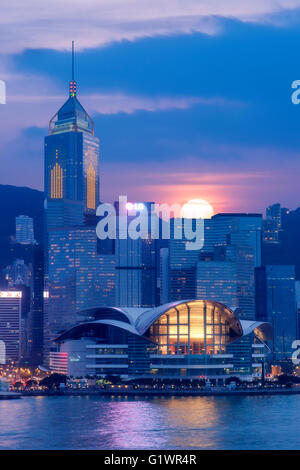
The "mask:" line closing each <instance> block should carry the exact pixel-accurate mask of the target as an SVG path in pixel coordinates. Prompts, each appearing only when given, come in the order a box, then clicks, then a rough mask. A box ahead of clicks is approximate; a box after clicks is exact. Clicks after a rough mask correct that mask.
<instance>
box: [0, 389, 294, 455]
mask: <svg viewBox="0 0 300 470" xmlns="http://www.w3.org/2000/svg"><path fill="white" fill-rule="evenodd" d="M299 428H300V396H299V395H290V396H276V397H274V396H266V397H263V396H261V397H246V396H244V397H215V398H213V397H176V398H149V399H148V398H147V399H145V398H128V397H122V398H121V397H113V398H108V397H103V398H101V397H96V396H90V397H88V396H70V397H27V398H22V399H21V400H11V401H9V400H8V401H0V449H299V448H300V435H299Z"/></svg>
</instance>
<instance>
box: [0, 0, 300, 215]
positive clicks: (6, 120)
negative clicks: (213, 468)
mask: <svg viewBox="0 0 300 470" xmlns="http://www.w3.org/2000/svg"><path fill="white" fill-rule="evenodd" d="M299 26H300V0H276V1H275V0H243V2H241V1H240V0H226V1H225V0H203V1H202V0H185V1H184V2H183V1H182V0H152V1H151V2H149V1H148V0H85V1H84V2H83V1H82V0H80V1H78V0H72V1H70V0H52V1H51V2H41V1H40V0H27V1H26V4H25V2H24V0H14V2H11V1H8V0H1V5H0V43H1V50H0V80H4V81H5V83H6V89H7V97H6V104H5V105H2V104H0V123H1V125H0V184H12V185H17V186H29V187H32V188H37V189H43V158H44V157H43V139H44V136H45V135H47V132H48V123H49V120H50V118H51V117H52V116H53V115H54V114H55V112H56V111H57V110H58V109H59V107H60V106H61V105H62V104H63V102H64V101H65V100H66V99H67V92H68V81H69V80H70V78H71V53H70V50H71V41H72V40H74V41H75V49H76V56H75V74H76V77H75V78H76V80H77V83H78V99H79V100H80V102H81V103H82V105H83V106H84V107H85V108H86V110H87V111H88V112H89V114H91V115H92V117H93V119H94V120H95V129H96V135H97V136H98V137H99V138H100V146H101V150H100V152H101V155H100V161H101V163H100V169H101V182H100V193H101V200H102V201H112V200H114V199H116V198H117V197H118V196H119V195H127V196H128V199H129V200H133V201H134V200H135V201H157V202H165V203H166V202H167V203H175V202H176V203H180V204H182V203H184V202H186V201H188V200H190V199H195V198H198V199H205V200H207V201H209V202H210V204H211V205H212V206H213V207H214V209H215V212H220V211H223V212H225V211H226V212H230V211H234V212H239V211H243V212H263V211H264V210H265V207H267V206H268V205H270V204H273V203H276V202H280V203H281V204H282V205H283V206H284V207H288V208H290V209H295V208H297V207H298V206H300V197H299V190H298V185H299V174H300V173H299V172H300V158H299V157H300V131H299V124H300V105H298V106H297V105H295V104H293V103H292V101H291V95H292V92H293V90H292V88H291V85H292V82H293V81H294V80H297V79H299V80H300V60H299V59H300V54H299V47H298V46H299V44H300V27H299Z"/></svg>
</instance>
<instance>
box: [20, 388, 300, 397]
mask: <svg viewBox="0 0 300 470" xmlns="http://www.w3.org/2000/svg"><path fill="white" fill-rule="evenodd" d="M296 394H300V386H295V387H294V388H286V387H282V388H263V387H257V388H248V389H233V390H232V389H231V390H230V389H228V388H226V387H214V388H212V389H207V390H172V389H165V390H153V389H139V390H132V389H131V390H125V389H124V388H118V386H116V387H115V388H114V389H109V390H105V389H100V390H99V389H82V390H78V389H76V390H62V391H54V390H50V391H48V390H47V391H41V390H36V391H22V392H21V395H22V396H59V395H63V396H68V395H69V396H86V395H99V396H106V397H107V396H131V397H134V396H136V397H141V396H142V397H172V396H174V397H184V396H186V397H188V396H196V397H210V396H247V395H251V396H253V395H296Z"/></svg>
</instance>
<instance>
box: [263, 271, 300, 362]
mask: <svg viewBox="0 0 300 470" xmlns="http://www.w3.org/2000/svg"><path fill="white" fill-rule="evenodd" d="M256 305H257V307H256V308H257V319H258V320H261V321H267V322H269V323H270V324H271V325H272V327H273V331H274V337H273V341H272V343H271V344H270V347H271V349H272V351H273V354H272V364H274V365H280V366H282V369H283V370H284V371H288V369H289V364H288V363H290V362H291V355H292V352H293V349H292V343H293V341H295V340H296V339H298V337H299V331H298V322H297V299H296V284H295V267H294V266H283V265H277V266H270V265H267V266H264V267H261V268H259V269H257V270H256Z"/></svg>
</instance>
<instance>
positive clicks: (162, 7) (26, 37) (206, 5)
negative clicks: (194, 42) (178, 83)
mask: <svg viewBox="0 0 300 470" xmlns="http://www.w3.org/2000/svg"><path fill="white" fill-rule="evenodd" d="M299 7H300V0H243V1H241V0H226V1H220V0H207V1H205V2H203V1H199V0H185V1H182V0H152V1H151V2H149V1H148V0H126V2H125V1H124V0H85V1H84V2H83V1H82V0H64V1H63V2H62V1H61V0H52V1H51V2H41V1H40V0H26V2H24V0H14V1H13V2H11V1H10V0H2V1H1V16H0V41H1V52H2V54H7V53H18V52H20V51H23V50H24V49H30V48H32V49H40V48H48V49H58V50H65V49H66V48H69V45H70V41H71V40H72V39H75V40H76V43H77V44H78V47H80V49H86V48H91V47H96V46H101V45H105V44H108V43H110V42H114V41H121V40H124V39H125V40H129V41H134V40H136V39H139V38H143V37H154V36H162V35H178V34H191V33H194V32H199V33H204V34H209V35H214V34H217V33H218V32H220V30H221V29H222V26H221V22H220V21H219V19H220V18H231V19H237V20H240V21H244V22H274V24H278V21H279V20H278V17H277V18H273V17H274V15H276V14H280V15H281V14H282V13H283V12H284V11H288V12H289V11H294V10H295V9H297V8H299Z"/></svg>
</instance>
